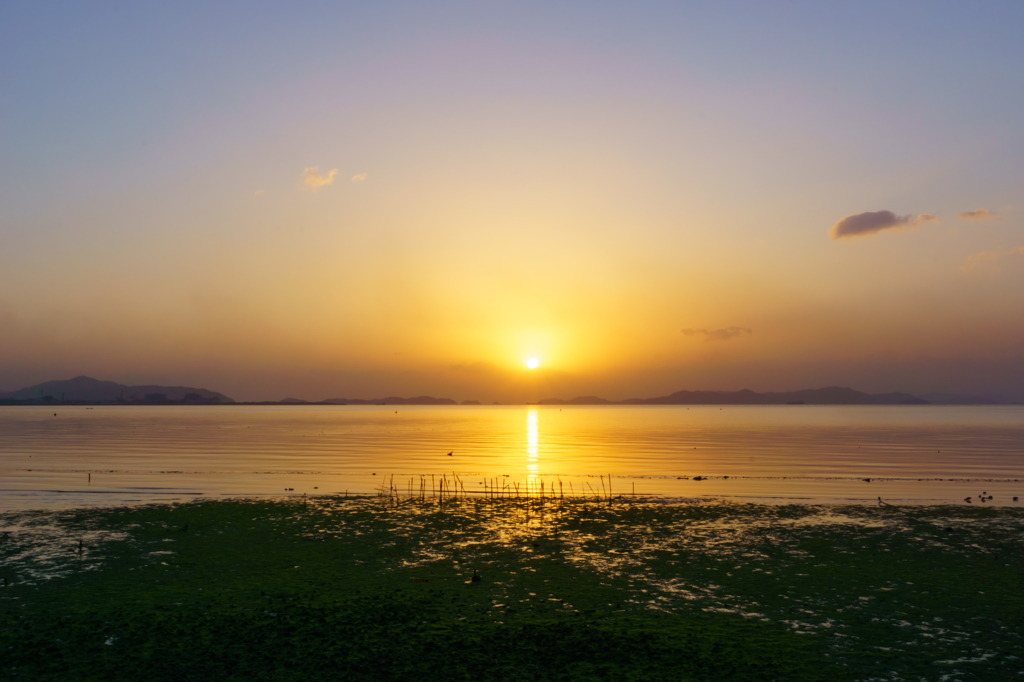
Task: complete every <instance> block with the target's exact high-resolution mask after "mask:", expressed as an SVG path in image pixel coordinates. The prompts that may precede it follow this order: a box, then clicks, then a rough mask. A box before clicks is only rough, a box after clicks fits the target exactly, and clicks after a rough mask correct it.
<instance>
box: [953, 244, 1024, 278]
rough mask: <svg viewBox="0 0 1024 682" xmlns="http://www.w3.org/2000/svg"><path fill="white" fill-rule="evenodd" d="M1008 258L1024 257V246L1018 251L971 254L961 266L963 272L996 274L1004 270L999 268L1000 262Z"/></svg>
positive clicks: (1017, 249)
mask: <svg viewBox="0 0 1024 682" xmlns="http://www.w3.org/2000/svg"><path fill="white" fill-rule="evenodd" d="M1007 256H1024V246H1021V247H1019V248H1016V249H1010V250H1008V251H982V252H980V253H975V254H971V255H970V256H968V257H967V260H966V261H964V264H963V265H961V266H960V271H961V272H975V271H981V272H988V273H991V274H995V273H997V272H1000V271H1001V270H1002V268H1000V267H999V261H1000V260H1002V259H1003V258H1006V257H1007Z"/></svg>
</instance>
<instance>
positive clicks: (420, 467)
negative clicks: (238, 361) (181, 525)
mask: <svg viewBox="0 0 1024 682" xmlns="http://www.w3.org/2000/svg"><path fill="white" fill-rule="evenodd" d="M54 412H56V416H54ZM448 452H452V453H453V454H452V456H450V457H449V456H448V455H447V453H448ZM445 472H446V473H447V474H448V475H449V478H453V477H452V476H451V474H452V473H455V474H457V475H458V477H459V479H460V484H459V485H460V490H461V489H462V488H464V489H465V490H466V491H467V492H469V493H471V494H484V492H485V490H487V489H488V488H490V489H491V490H493V487H492V486H493V485H494V483H495V482H497V485H498V487H499V489H500V490H501V491H502V493H503V494H515V493H516V485H518V492H519V493H520V494H522V493H524V492H525V491H526V489H527V488H528V487H529V489H530V490H531V491H535V492H539V490H540V485H541V482H543V485H544V492H545V494H546V495H549V494H551V490H552V486H554V487H555V490H556V491H557V494H564V495H566V496H568V495H580V494H586V495H588V496H594V497H598V496H602V495H606V494H607V492H608V486H609V484H610V487H611V493H612V494H613V495H620V494H624V495H633V494H634V493H635V494H636V495H639V496H649V495H661V496H667V497H695V496H698V497H716V498H734V499H738V500H743V499H749V500H759V501H766V500H777V501H806V502H844V501H847V502H848V501H862V502H876V501H877V498H878V497H881V498H882V499H884V500H886V501H888V502H891V503H901V504H902V503H923V504H933V503H947V502H960V503H963V499H964V498H965V497H967V496H971V497H972V504H975V505H977V504H986V505H1002V504H1006V505H1014V502H1013V501H1012V497H1013V496H1021V497H1024V407H1021V406H996V407H991V406H985V407H976V406H971V407H953V406H899V407H890V406H884V407H882V406H879V407H875V406H835V407H833V406H807V405H800V406H724V407H718V406H691V407H686V406H563V407H557V406H550V407H544V406H464V407H463V406H459V407H455V406H130V407H129V406H97V407H92V408H89V407H79V406H75V407H64V406H60V407H50V408H45V407H6V408H3V409H0V496H2V497H0V508H2V509H25V508H61V507H72V506H83V505H93V504H101V505H109V504H121V503H133V502H148V501H157V500H176V499H193V498H195V497H198V496H223V495H231V496H256V495H285V494H295V495H300V494H303V493H307V494H325V493H343V492H345V491H348V492H351V493H357V492H360V493H367V492H372V491H373V490H375V489H377V488H378V487H380V486H381V485H382V484H383V482H384V481H385V480H387V485H389V486H390V485H394V487H395V488H397V489H398V490H399V491H400V492H403V493H407V492H409V491H410V490H412V491H413V492H414V493H418V492H419V490H420V486H421V482H424V481H425V485H426V487H427V488H428V490H429V489H430V488H431V485H432V484H431V482H430V479H429V477H430V475H431V474H433V475H434V483H433V487H435V488H436V487H437V485H438V483H437V482H438V480H439V477H440V474H442V473H445ZM90 475H91V481H90V480H89V477H90ZM421 475H425V476H426V479H421V478H420V476H421ZM695 476H701V477H709V478H707V479H706V480H701V481H695V480H693V477H695ZM726 477H728V478H726ZM864 479H871V481H870V482H867V481H865V480H864ZM506 486H507V487H506ZM983 492H985V493H988V494H989V495H992V496H994V499H993V500H992V501H989V502H984V503H981V502H979V500H978V497H979V495H981V493H983Z"/></svg>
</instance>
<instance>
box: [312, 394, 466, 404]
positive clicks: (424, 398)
mask: <svg viewBox="0 0 1024 682" xmlns="http://www.w3.org/2000/svg"><path fill="white" fill-rule="evenodd" d="M321 402H324V403H330V404H331V405H458V403H456V402H455V401H454V400H452V399H451V398H432V397H431V396H429V395H421V396H419V397H417V398H396V397H394V396H392V397H390V398H376V399H373V400H365V399H363V398H329V399H327V400H323V401H321Z"/></svg>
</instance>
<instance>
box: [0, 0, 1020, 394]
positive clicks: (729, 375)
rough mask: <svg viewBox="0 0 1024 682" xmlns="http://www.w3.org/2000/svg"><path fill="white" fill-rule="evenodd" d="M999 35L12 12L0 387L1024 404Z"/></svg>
mask: <svg viewBox="0 0 1024 682" xmlns="http://www.w3.org/2000/svg"><path fill="white" fill-rule="evenodd" d="M1022 24H1024V4H1021V3H1019V2H977V3H962V2H901V3H889V2H858V3H819V2H806V3H803V2H776V3H763V2H749V3H748V2H720V3H707V2H699V3H698V2H692V3H686V2H644V1H638V2H630V3H623V2H616V3H608V2H594V1H588V2H523V1H517V2H488V1H484V0H472V1H470V0H466V1H451V2H446V1H440V2H377V3H347V2H322V3H321V2H294V3H259V2H245V3H242V2H237V3H235V2H218V3H207V2H203V3H200V2H177V3H127V2H102V1H97V2H89V3H85V2H71V3H66V2H65V3H61V2H52V3H38V2H19V1H17V0H12V1H10V2H5V3H3V4H0V64H3V67H2V70H0V390H14V389H17V388H21V387H23V386H28V385H31V384H34V383H39V382H42V381H47V380H52V379H64V378H70V377H72V376H76V375H80V374H86V375H89V376H93V377H96V378H100V379H105V380H111V381H119V382H122V383H129V384H142V383H145V384H173V385H188V386H197V387H202V388H208V389H211V390H216V391H220V392H222V393H225V394H227V395H229V396H231V397H233V398H235V399H237V400H277V399H282V398H286V397H295V398H302V399H307V400H319V399H326V398H346V397H347V398H373V397H384V396H414V395H433V396H442V397H451V398H454V399H457V400H464V399H478V400H481V401H486V402H490V401H521V400H534V399H537V398H544V397H563V398H569V397H573V396H576V395H599V396H603V397H606V398H611V399H623V398H629V397H650V396H657V395H666V394H668V393H672V392H674V391H677V390H683V389H686V390H738V389H743V388H749V389H752V390H756V391H772V390H777V391H781V390H794V389H800V388H814V387H820V386H831V385H840V386H851V387H853V388H857V389H860V390H865V391H870V392H883V391H909V392H914V393H924V392H930V391H942V392H957V393H968V394H996V395H1003V396H1007V397H1012V398H1016V399H1020V400H1024V230H1022V226H1024V217H1022V212H1021V208H1022V205H1024V197H1022V192H1024V117H1022V114H1021V112H1022V111H1024V69H1021V68H1020V65H1021V64H1024V43H1022V42H1021V41H1020V40H1019V30H1020V26H1021V25H1022ZM529 358H536V359H537V360H538V361H539V366H538V367H537V368H536V369H529V368H528V367H527V366H526V361H527V360H528V359H529Z"/></svg>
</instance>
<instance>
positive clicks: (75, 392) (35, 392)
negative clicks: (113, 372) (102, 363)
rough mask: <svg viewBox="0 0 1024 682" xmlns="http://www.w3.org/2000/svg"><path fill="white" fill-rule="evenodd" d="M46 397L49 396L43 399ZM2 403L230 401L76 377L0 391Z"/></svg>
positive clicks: (178, 389)
mask: <svg viewBox="0 0 1024 682" xmlns="http://www.w3.org/2000/svg"><path fill="white" fill-rule="evenodd" d="M47 396H49V399H47ZM0 400H2V401H4V402H39V403H48V402H60V401H62V400H63V401H64V402H69V403H70V402H75V403H120V402H126V403H144V402H151V403H164V402H194V403H233V402H235V401H234V400H232V399H231V398H229V397H227V396H226V395H224V394H223V393H217V392H216V391H209V390H207V389H205V388H193V387H191V386H158V385H155V384H153V385H145V386H126V385H125V384H118V383H115V382H113V381H100V380H99V379H93V378H92V377H87V376H78V377H75V378H74V379H66V380H63V381H47V382H44V383H41V384H36V385H35V386H28V387H27V388H22V389H20V390H17V391H11V392H10V393H0Z"/></svg>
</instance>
